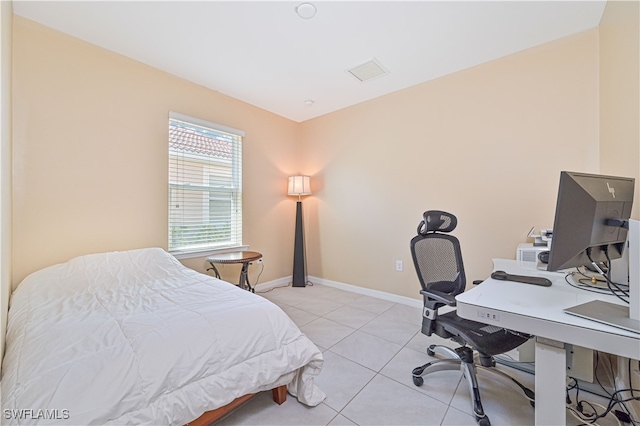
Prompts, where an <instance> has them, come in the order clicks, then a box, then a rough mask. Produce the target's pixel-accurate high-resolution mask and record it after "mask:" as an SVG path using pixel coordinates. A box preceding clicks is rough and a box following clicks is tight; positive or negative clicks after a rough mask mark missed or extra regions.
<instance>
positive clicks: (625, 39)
mask: <svg viewBox="0 0 640 426" xmlns="http://www.w3.org/2000/svg"><path fill="white" fill-rule="evenodd" d="M639 14H640V4H639V3H638V1H611V0H610V1H608V2H607V7H606V8H605V11H604V14H603V16H602V20H601V21H600V26H599V31H600V159H601V162H600V170H601V172H602V173H604V174H613V175H621V176H631V177H635V179H636V194H635V197H634V198H635V202H634V206H633V212H632V216H633V217H634V218H636V219H640V84H639V83H640V65H639V62H640V59H639V58H640V31H639V28H640V25H639V21H640V18H639Z"/></svg>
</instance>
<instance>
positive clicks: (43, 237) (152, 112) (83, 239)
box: [3, 16, 298, 286]
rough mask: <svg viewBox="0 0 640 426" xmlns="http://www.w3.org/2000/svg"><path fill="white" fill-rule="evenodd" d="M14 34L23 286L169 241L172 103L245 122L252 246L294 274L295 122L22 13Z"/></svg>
mask: <svg viewBox="0 0 640 426" xmlns="http://www.w3.org/2000/svg"><path fill="white" fill-rule="evenodd" d="M3 39H4V38H3ZM13 42H14V59H13V70H14V71H13V76H14V82H13V90H14V92H13V95H14V98H13V124H14V135H13V138H14V152H13V167H14V179H15V180H14V186H13V192H14V194H13V195H14V197H13V200H14V201H13V208H14V211H13V217H14V223H13V234H14V243H13V285H14V286H15V285H17V284H18V283H19V282H20V281H21V280H22V279H23V278H24V277H25V276H26V275H27V274H28V273H30V272H32V271H35V270H37V269H40V268H42V267H45V266H48V265H51V264H55V263H58V262H63V261H66V260H68V259H69V258H71V257H74V256H77V255H81V254H85V253H92V252H100V251H109V250H126V249H132V248H139V247H147V246H159V247H163V248H165V249H166V247H167V188H168V185H167V175H168V154H167V140H168V114H169V111H175V112H179V113H182V114H186V115H190V116H193V117H197V118H201V119H204V120H208V121H212V122H215V123H218V124H222V125H226V126H230V127H233V128H237V129H240V130H244V131H245V134H246V137H245V139H244V142H243V170H244V173H243V185H244V188H243V189H244V194H243V205H244V224H243V228H244V229H243V231H244V232H243V236H244V243H245V244H249V245H250V247H251V249H254V250H258V251H261V252H262V253H263V254H264V273H263V274H262V277H261V281H267V280H272V279H275V278H280V277H284V276H287V275H290V274H291V267H292V262H291V259H292V257H293V244H292V242H293V221H294V210H295V202H294V200H292V199H289V198H288V197H287V196H286V181H287V179H286V178H287V176H288V175H289V174H292V173H295V172H296V171H297V170H296V169H295V168H296V167H297V166H298V164H297V162H296V160H297V157H298V152H297V151H296V150H297V149H298V147H297V143H298V126H297V123H295V122H292V121H290V120H287V119H284V118H282V117H279V116H277V115H275V114H271V113H269V112H266V111H264V110H261V109H259V108H256V107H253V106H251V105H248V104H246V103H243V102H241V101H238V100H235V99H232V98H229V97H227V96H224V95H222V94H220V93H218V92H215V91H212V90H208V89H206V88H204V87H202V86H198V85H196V84H193V83H189V82H187V81H184V80H182V79H179V78H176V77H174V76H172V75H169V74H167V73H164V72H161V71H158V70H156V69H153V68H151V67H148V66H146V65H143V64H141V63H139V62H135V61H132V60H130V59H127V58H125V57H123V56H120V55H117V54H115V53H112V52H109V51H106V50H104V49H101V48H99V47H96V46H93V45H90V44H88V43H85V42H81V41H79V40H77V39H74V38H72V37H69V36H67V35H64V34H62V33H60V32H57V31H54V30H52V29H49V28H46V27H44V26H41V25H39V24H36V23H34V22H32V21H29V20H26V19H24V18H21V17H18V16H15V17H14V32H13ZM3 63H4V62H3ZM185 264H187V265H189V266H191V267H193V268H195V269H198V270H200V271H203V270H204V268H205V266H206V265H205V262H204V260H203V259H202V258H196V259H188V260H185ZM256 268H257V266H256ZM223 273H224V275H223V278H227V279H229V280H233V281H236V280H237V271H236V270H235V268H232V267H228V268H225V269H224V271H223ZM256 274H257V270H256V271H253V272H252V275H253V276H255V275H256Z"/></svg>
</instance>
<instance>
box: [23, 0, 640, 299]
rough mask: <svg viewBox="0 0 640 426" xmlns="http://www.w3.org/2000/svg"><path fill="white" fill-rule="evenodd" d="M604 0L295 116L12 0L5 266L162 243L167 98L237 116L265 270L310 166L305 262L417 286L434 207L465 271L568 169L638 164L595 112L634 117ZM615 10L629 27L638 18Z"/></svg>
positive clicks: (273, 267)
mask: <svg viewBox="0 0 640 426" xmlns="http://www.w3.org/2000/svg"><path fill="white" fill-rule="evenodd" d="M613 7H618V6H612V2H609V4H608V5H607V10H606V12H605V18H603V27H602V28H601V29H600V30H598V29H594V30H590V31H587V32H584V33H581V34H578V35H575V36H572V37H568V38H565V39H562V40H559V41H556V42H552V43H548V44H545V45H543V46H539V47H536V48H533V49H530V50H527V51H525V52H521V53H518V54H515V55H511V56H508V57H505V58H502V59H499V60H496V61H492V62H489V63H486V64H483V65H481V66H477V67H474V68H472V69H468V70H465V71H462V72H458V73H456V74H453V75H449V76H446V77H443V78H440V79H437V80H434V81H431V82H428V83H424V84H421V85H418V86H414V87H412V88H409V89H405V90H402V91H400V92H396V93H393V94H390V95H387V96H384V97H381V98H378V99H374V100H372V101H369V102H365V103H363V104H359V105H356V106H353V107H351V108H347V109H344V110H341V111H338V112H335V113H332V114H328V115H326V116H323V117H319V118H317V119H314V120H310V121H307V122H304V123H301V124H297V123H293V122H291V121H289V120H286V119H283V118H280V117H277V116H275V115H273V114H270V113H268V112H265V111H263V110H260V109H258V108H255V107H252V106H250V105H247V104H245V103H242V102H240V101H237V100H234V99H231V98H229V97H226V96H223V95H221V94H219V93H217V92H214V91H211V90H208V89H205V88H203V87H201V86H197V85H194V84H192V83H188V82H186V81H183V80H181V79H178V78H176V77H173V76H171V75H168V74H166V73H163V72H161V71H158V70H154V69H152V68H150V67H147V66H145V65H142V64H140V63H137V62H134V61H131V60H129V59H126V58H124V57H122V56H119V55H117V54H114V53H110V52H107V51H105V50H103V49H100V48H98V47H95V46H91V45H89V44H87V43H84V42H80V41H78V40H76V39H73V38H71V37H68V36H66V35H63V34H61V33H58V32H56V31H54V30H50V29H47V28H45V27H42V26H40V25H38V24H35V23H33V22H31V21H27V20H25V19H23V18H20V17H15V22H14V33H13V36H14V52H15V55H14V77H15V81H14V86H13V87H14V100H13V111H14V117H13V123H14V144H15V148H14V151H15V152H14V175H15V183H14V186H13V190H14V205H13V209H14V225H13V231H14V244H13V257H14V258H13V278H14V282H13V284H14V285H16V284H17V282H19V280H21V279H22V278H23V277H24V276H25V275H26V274H27V273H29V272H31V271H34V270H36V269H39V268H41V267H43V266H46V265H49V264H52V263H56V262H60V261H64V260H67V259H68V258H70V257H72V256H75V255H79V254H83V253H86V252H97V251H104V250H118V249H129V248H135V247H143V246H149V245H157V246H161V247H166V239H167V236H166V219H167V213H166V197H167V193H166V192H167V191H166V185H165V184H164V182H166V174H167V171H166V168H167V167H166V161H167V160H166V149H165V146H166V139H167V137H166V120H167V113H168V111H169V110H173V111H176V112H180V113H183V114H188V115H192V116H195V117H198V118H202V119H205V120H209V121H214V122H217V123H220V124H224V125H228V126H231V127H235V128H238V129H242V130H244V131H245V132H246V135H247V136H246V138H245V142H244V177H243V181H244V208H245V218H244V219H245V220H244V240H245V242H246V243H247V244H250V245H251V248H252V249H255V250H259V251H262V252H263V253H264V254H265V272H264V274H263V275H262V277H261V281H268V280H272V279H277V278H280V277H285V276H288V275H290V274H291V258H292V243H291V242H292V240H293V226H292V225H293V215H294V206H295V200H294V199H292V198H287V197H286V196H284V194H285V185H286V183H285V182H286V176H287V175H290V174H293V173H297V172H301V173H305V174H310V175H312V188H313V191H314V194H313V195H312V196H310V197H306V199H305V200H304V209H305V216H306V217H305V221H306V243H307V260H308V266H309V273H310V274H311V275H315V276H318V277H321V278H325V279H329V280H334V281H339V282H344V283H348V284H354V285H359V286H363V287H367V288H371V289H376V290H382V291H387V292H390V293H395V294H399V295H405V296H409V297H417V296H418V295H417V280H416V279H415V276H414V275H415V274H414V272H413V270H412V266H411V260H410V255H409V249H408V242H409V240H410V238H411V237H412V236H413V235H414V233H415V228H416V226H417V224H418V222H419V221H420V219H421V214H422V212H423V211H424V210H427V209H444V210H449V211H451V212H454V213H455V214H457V215H458V218H459V220H460V225H459V229H458V236H459V237H460V239H461V242H462V245H463V251H464V253H465V261H466V266H467V274H468V281H469V282H470V281H471V280H473V279H479V278H484V277H486V276H487V274H488V273H489V271H490V270H491V258H492V257H513V256H514V254H515V250H516V247H517V245H518V243H519V242H522V241H525V239H526V233H527V231H528V230H529V229H530V227H531V226H536V227H549V226H551V225H552V220H553V209H554V205H555V196H556V190H557V182H558V175H559V172H560V170H576V171H578V170H579V171H587V172H599V171H601V170H602V171H603V172H607V173H612V174H625V173H626V172H627V171H628V170H630V172H629V173H635V174H636V176H637V169H638V163H637V162H635V163H634V162H633V161H634V160H633V159H631V160H629V161H630V162H629V164H628V165H625V166H619V165H618V163H617V162H616V160H615V158H617V157H612V156H611V153H612V152H614V150H620V149H622V150H625V149H627V148H628V147H631V148H632V149H633V148H634V147H635V148H636V149H637V141H638V137H637V135H636V136H635V139H634V136H633V129H631V130H628V131H625V132H624V133H623V136H624V137H623V138H620V137H618V136H617V135H614V136H608V135H607V132H612V131H618V130H620V126H618V125H607V123H602V122H601V120H599V116H600V115H602V116H603V117H604V116H606V115H607V114H609V116H612V117H614V118H615V119H617V120H620V121H624V122H625V123H628V119H627V118H624V115H623V113H626V110H627V109H626V107H623V106H620V104H619V102H618V101H616V100H615V99H614V100H613V101H610V102H609V101H606V100H605V99H603V100H602V102H600V97H601V96H602V94H601V90H600V89H599V86H600V85H602V86H603V87H609V86H611V87H613V88H615V90H616V91H619V92H624V91H625V90H627V89H628V87H630V86H631V85H632V83H633V82H631V81H630V79H631V78H632V77H630V76H629V75H627V77H625V78H624V79H623V80H619V79H617V78H613V77H611V78H608V79H607V77H606V75H605V74H606V73H609V74H611V75H613V71H614V70H616V69H617V68H618V67H619V66H620V65H617V64H618V63H622V64H624V62H620V61H625V60H628V58H627V56H633V52H632V49H633V47H631V48H629V49H626V50H624V49H623V50H619V49H618V48H617V47H615V46H617V45H618V44H619V40H617V39H615V38H614V37H613V36H614V35H615V34H616V32H615V31H611V30H607V29H606V28H605V24H606V25H612V27H613V28H615V27H616V26H618V25H620V23H621V22H622V20H624V19H625V17H624V13H619V12H616V10H618V9H615V10H614V9H612V8H613ZM625 22H626V21H625ZM623 25H625V28H626V30H625V31H626V32H625V34H626V35H623V36H622V39H623V40H626V38H627V37H629V31H634V25H635V31H636V32H637V22H636V23H635V24H634V23H633V22H632V23H631V24H623ZM607 37H610V39H609V38H607ZM609 40H610V41H609ZM599 44H600V46H599ZM622 44H624V42H623V43H622ZM599 49H600V51H599ZM613 51H615V52H619V53H617V54H616V55H615V58H616V59H611V58H609V57H608V56H605V55H607V54H608V53H609V52H613ZM635 58H636V59H635V60H636V62H635V63H636V64H637V47H636V56H635ZM636 66H637V65H636ZM607 67H609V69H610V71H606V69H607ZM599 68H601V69H602V70H603V71H602V73H600V75H599ZM370 84H375V82H372V83H370ZM607 90H608V89H607ZM612 92H613V89H612ZM636 92H637V80H636ZM636 104H637V102H636ZM636 117H637V113H636ZM607 120H609V119H607ZM636 130H637V127H636ZM599 134H601V137H602V139H603V142H602V146H603V149H602V150H600V148H599V141H598V138H599ZM622 139H624V142H622V145H621V146H618V142H619V141H621V140H622ZM634 141H635V145H633V143H634ZM627 144H628V146H627ZM125 153H127V155H125ZM601 157H602V159H601ZM637 158H639V157H638V155H637V154H636V159H637ZM634 164H635V169H634ZM623 169H624V171H623ZM618 170H619V172H618ZM634 170H635V172H634ZM158 182H162V183H163V184H162V185H158ZM638 204H640V203H636V210H634V211H635V212H637V206H638ZM636 214H637V213H636ZM396 260H403V261H404V271H403V272H396V271H395V261H396ZM184 263H185V264H187V265H188V266H190V267H194V268H195V269H198V270H203V269H204V267H205V266H206V265H205V264H204V261H203V259H202V258H196V259H189V260H185V261H184ZM237 273H238V270H237V268H235V267H233V266H228V267H226V268H224V269H223V278H226V279H229V280H233V281H235V280H236V279H237ZM256 273H257V271H254V272H253V274H254V275H253V276H254V277H255V274H256Z"/></svg>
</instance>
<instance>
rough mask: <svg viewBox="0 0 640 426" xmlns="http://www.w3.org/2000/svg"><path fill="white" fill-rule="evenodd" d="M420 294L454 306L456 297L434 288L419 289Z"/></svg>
mask: <svg viewBox="0 0 640 426" xmlns="http://www.w3.org/2000/svg"><path fill="white" fill-rule="evenodd" d="M420 294H422V295H423V296H426V297H427V298H429V299H432V300H433V301H436V302H440V303H444V304H446V305H449V306H456V298H455V296H451V295H449V294H447V293H442V292H439V291H436V290H429V291H426V290H420Z"/></svg>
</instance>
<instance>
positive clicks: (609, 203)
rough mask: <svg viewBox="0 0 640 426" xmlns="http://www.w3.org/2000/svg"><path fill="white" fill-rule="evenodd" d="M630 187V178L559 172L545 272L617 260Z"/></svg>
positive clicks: (623, 237)
mask: <svg viewBox="0 0 640 426" xmlns="http://www.w3.org/2000/svg"><path fill="white" fill-rule="evenodd" d="M634 183H635V182H634V179H633V178H625V177H615V176H604V175H595V174H587V173H576V172H561V173H560V186H559V189H558V201H557V203H556V212H555V220H554V224H553V234H552V238H551V249H550V253H549V264H548V265H547V270H549V271H557V270H560V269H567V268H572V267H578V266H584V265H591V264H592V263H594V262H595V263H602V262H607V260H608V259H607V256H608V258H609V260H613V259H617V258H619V257H620V256H621V255H622V251H623V249H624V245H625V243H626V239H627V229H628V228H625V227H624V226H623V224H624V223H625V221H627V220H628V219H629V216H630V215H631V205H632V204H633V192H634Z"/></svg>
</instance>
